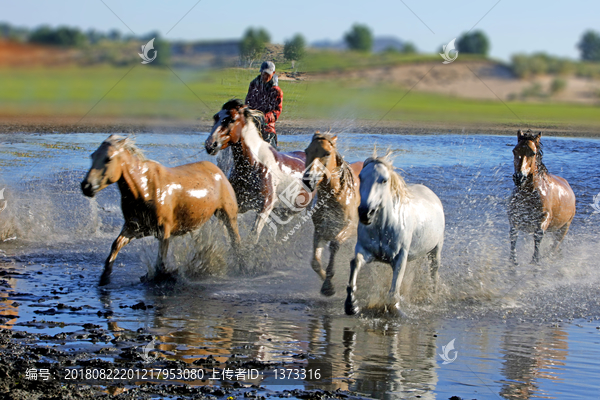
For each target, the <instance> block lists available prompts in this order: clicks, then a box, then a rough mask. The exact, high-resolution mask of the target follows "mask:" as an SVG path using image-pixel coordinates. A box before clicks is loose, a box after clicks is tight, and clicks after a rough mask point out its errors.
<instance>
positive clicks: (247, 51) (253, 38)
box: [240, 28, 271, 68]
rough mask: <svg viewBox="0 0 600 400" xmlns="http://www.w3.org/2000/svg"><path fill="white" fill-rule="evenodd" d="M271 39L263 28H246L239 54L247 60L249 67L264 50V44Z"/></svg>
mask: <svg viewBox="0 0 600 400" xmlns="http://www.w3.org/2000/svg"><path fill="white" fill-rule="evenodd" d="M270 41H271V37H270V36H269V33H268V32H267V31H266V30H265V29H263V28H257V29H254V28H248V30H247V31H246V33H244V36H243V37H242V41H241V43H240V55H241V56H242V58H243V59H245V60H247V61H248V63H249V67H250V68H252V63H253V62H254V61H255V60H256V59H258V58H260V57H261V56H262V55H263V53H264V52H265V47H266V45H267V44H268V43H269V42H270Z"/></svg>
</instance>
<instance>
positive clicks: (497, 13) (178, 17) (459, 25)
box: [1, 0, 600, 61]
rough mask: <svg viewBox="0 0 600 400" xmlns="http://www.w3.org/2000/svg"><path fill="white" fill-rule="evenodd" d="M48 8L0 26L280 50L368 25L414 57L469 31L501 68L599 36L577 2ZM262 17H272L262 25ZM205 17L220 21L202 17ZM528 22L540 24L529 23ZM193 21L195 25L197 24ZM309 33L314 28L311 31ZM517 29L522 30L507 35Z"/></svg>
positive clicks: (10, 17) (597, 9)
mask: <svg viewBox="0 0 600 400" xmlns="http://www.w3.org/2000/svg"><path fill="white" fill-rule="evenodd" d="M56 4H57V3H46V2H42V1H39V0H24V1H22V2H19V3H10V4H9V5H7V6H5V7H4V10H3V11H4V12H3V16H2V21H1V22H7V23H9V24H10V25H12V26H15V27H22V28H27V29H35V28H36V27H39V26H41V25H49V26H51V27H57V26H62V25H65V26H70V27H77V28H79V29H81V30H82V31H84V32H85V31H88V30H90V29H94V30H97V31H100V32H104V33H107V32H109V31H110V30H113V29H117V30H118V31H120V32H121V33H122V34H123V35H127V34H134V35H135V36H141V35H145V34H148V33H150V32H158V33H160V34H161V36H162V37H163V38H164V39H166V40H169V41H215V40H233V39H240V38H241V37H242V35H243V33H244V32H245V31H246V29H248V28H249V27H263V28H265V29H266V30H267V31H268V32H269V34H270V35H271V42H272V43H277V44H283V43H284V41H285V40H286V39H289V38H291V37H292V36H293V35H295V34H296V33H300V34H302V35H303V36H304V37H305V38H306V40H307V42H308V43H309V44H313V43H315V42H319V41H325V40H327V41H331V42H339V41H340V40H343V36H344V33H345V32H347V31H348V30H349V29H350V27H351V26H352V25H353V24H355V23H360V24H365V25H367V26H369V28H370V29H371V31H372V33H373V36H374V37H375V38H385V37H394V38H396V39H399V40H401V41H403V42H412V43H413V44H415V46H416V47H417V49H418V51H419V52H421V53H436V52H437V50H438V49H439V48H440V47H441V46H442V45H443V44H446V43H448V42H449V41H450V40H452V39H453V38H458V37H459V36H460V35H461V34H463V33H465V32H467V31H469V30H471V29H472V30H481V31H483V32H484V33H485V34H486V35H487V36H488V38H489V40H490V43H491V46H490V52H489V57H490V58H495V59H500V60H504V61H508V60H509V59H510V57H511V56H512V55H513V54H517V53H526V54H531V53H535V52H545V53H548V54H552V55H555V56H560V57H567V58H571V59H579V58H580V54H579V50H578V49H577V47H576V45H577V43H578V42H579V40H580V38H581V36H582V35H583V33H584V32H585V31H587V30H595V31H600V26H598V22H596V18H595V16H597V15H600V2H598V3H595V2H593V1H591V0H584V1H580V2H579V3H578V4H577V5H576V6H574V7H573V6H571V7H569V5H570V4H571V3H566V2H560V3H558V4H557V3H552V4H547V3H546V2H542V1H541V0H533V1H532V2H530V3H528V4H527V5H526V6H523V5H519V8H518V11H519V12H516V13H515V12H514V10H515V7H516V5H515V4H514V3H510V2H508V1H506V0H493V1H489V2H485V4H483V3H478V4H476V5H473V4H469V2H467V1H464V0H463V1H458V2H456V3H453V4H448V3H445V2H442V1H432V2H429V3H428V4H424V3H418V4H417V3H416V2H415V4H413V3H412V2H409V1H402V0H401V1H400V2H389V1H375V2H371V3H369V5H365V4H364V3H361V2H358V1H356V0H351V1H349V2H345V3H344V6H343V7H340V6H338V5H337V4H336V3H333V4H332V3H327V4H323V3H322V2H317V1H315V0H307V1H306V2H305V3H304V4H303V5H302V7H299V6H296V5H282V6H280V7H278V8H276V9H275V10H271V9H270V8H269V6H271V3H270V2H266V1H257V2H255V3H253V4H254V5H253V6H252V7H236V6H235V4H243V5H244V6H246V5H247V4H248V3H246V2H235V1H234V2H233V3H229V4H230V6H229V7H228V8H227V10H222V5H221V4H218V3H214V2H207V1H206V0H200V1H197V0H192V1H178V2H177V3H175V4H173V3H166V2H163V1H160V0H148V1H144V2H141V1H139V0H135V1H132V2H128V3H126V4H119V3H116V2H114V1H108V0H106V1H103V0H100V1H98V2H92V3H87V4H85V5H82V4H81V3H80V2H75V1H74V0H62V1H61V2H60V3H58V4H60V6H58V7H57V5H56ZM231 4H234V5H233V6H231ZM565 6H567V7H565ZM32 10H33V12H32ZM236 10H239V12H236ZM314 10H319V11H320V12H314ZM380 10H385V12H383V13H382V12H380ZM265 13H266V14H267V15H270V16H272V18H271V19H269V18H265ZM213 14H214V15H224V16H225V17H226V18H223V19H220V18H214V17H210V15H213ZM330 15H335V17H336V18H335V20H334V19H331V18H329V16H330ZM356 15H360V17H356ZM532 17H533V18H535V20H536V21H544V23H541V24H535V25H534V24H531V22H530V21H531V20H532V19H533V18H532ZM199 18H202V21H203V23H201V24H198V23H197V21H198V19H199ZM204 19H206V21H204ZM399 21H400V22H401V24H400V26H398V22H399ZM506 21H510V23H508V24H507V22H506ZM557 23H560V28H559V29H556V27H555V26H556V24H557ZM315 26H318V29H314V27H315ZM520 26H527V27H529V29H526V30H521V29H515V28H518V27H520Z"/></svg>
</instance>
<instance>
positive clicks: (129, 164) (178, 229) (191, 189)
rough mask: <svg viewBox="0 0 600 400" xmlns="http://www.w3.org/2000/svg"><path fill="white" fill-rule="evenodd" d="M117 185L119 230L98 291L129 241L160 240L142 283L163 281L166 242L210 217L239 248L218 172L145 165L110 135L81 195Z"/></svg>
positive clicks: (231, 200) (232, 208)
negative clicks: (152, 266)
mask: <svg viewBox="0 0 600 400" xmlns="http://www.w3.org/2000/svg"><path fill="white" fill-rule="evenodd" d="M115 182H116V183H117V184H118V186H119V190H120V192H121V209H122V211H123V217H124V218H125V224H124V225H123V229H122V230H121V233H120V234H119V236H118V237H117V239H116V240H115V241H114V242H113V244H112V248H111V251H110V255H109V256H108V258H107V259H106V263H105V264H104V272H103V273H102V277H101V278H100V285H101V286H102V285H106V284H108V283H110V274H111V272H112V266H113V263H114V261H115V258H117V254H118V253H119V251H120V250H121V249H122V248H123V246H125V245H126V244H127V243H129V242H130V241H131V240H132V239H137V238H142V237H145V236H151V235H154V237H156V238H157V239H159V240H160V243H159V250H158V257H157V260H156V270H155V275H154V276H149V277H148V278H155V279H159V278H165V277H167V276H168V275H167V274H166V270H165V260H166V258H167V252H168V249H169V239H170V238H171V236H180V235H183V234H185V233H188V232H191V231H194V230H196V229H198V228H200V227H201V226H202V225H203V224H204V223H205V222H206V221H208V220H209V219H210V217H211V216H213V215H216V216H217V217H218V218H219V219H220V220H221V221H223V223H224V224H225V227H226V228H227V230H228V232H229V236H230V238H231V242H232V245H233V247H234V250H235V251H236V254H237V250H238V248H239V243H240V235H239V233H238V226H237V203H236V201H235V193H234V192H233V188H232V187H231V185H230V184H229V182H228V181H227V178H226V177H225V175H224V174H223V172H222V171H221V170H220V169H219V168H218V167H217V166H216V165H214V164H212V163H210V162H208V161H202V162H197V163H193V164H187V165H181V166H178V167H174V168H166V167H164V166H162V165H160V164H159V163H157V162H154V161H150V160H147V159H146V158H145V157H144V155H143V154H142V153H141V151H140V150H139V149H138V148H137V147H136V146H135V145H134V144H133V142H132V141H131V140H130V139H128V138H123V137H121V136H117V135H111V136H109V138H108V139H106V140H105V141H104V142H103V143H102V144H101V145H100V147H98V149H97V150H96V151H95V152H94V153H92V167H91V168H90V170H89V171H88V173H87V175H86V177H85V179H84V180H83V181H82V182H81V190H82V191H83V194H84V195H86V196H88V197H93V196H94V195H95V194H96V193H98V192H99V191H100V190H102V189H104V188H105V187H107V186H108V185H111V184H113V183H115Z"/></svg>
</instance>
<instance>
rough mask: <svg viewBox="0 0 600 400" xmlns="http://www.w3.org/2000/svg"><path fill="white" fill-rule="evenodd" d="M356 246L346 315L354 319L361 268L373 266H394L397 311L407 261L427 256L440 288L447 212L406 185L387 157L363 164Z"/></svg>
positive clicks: (422, 189)
mask: <svg viewBox="0 0 600 400" xmlns="http://www.w3.org/2000/svg"><path fill="white" fill-rule="evenodd" d="M359 178H360V206H359V207H358V218H359V224H358V241H357V242H356V248H355V250H354V254H355V257H354V259H353V260H352V262H351V263H350V282H349V283H348V296H347V297H346V304H345V311H346V314H348V315H353V314H356V313H357V312H358V311H359V307H358V305H357V304H356V299H355V298H354V291H355V290H356V278H357V276H358V272H359V270H360V268H361V267H362V266H363V265H365V264H367V263H369V262H371V261H373V260H376V261H381V262H386V263H389V264H391V265H392V268H393V271H394V273H393V278H392V287H391V289H390V291H389V300H390V305H392V306H393V307H395V308H396V309H399V298H398V290H399V288H400V285H401V284H402V278H403V277H404V272H405V271H406V263H407V261H411V260H414V259H416V258H418V257H422V256H425V255H428V256H429V258H430V259H431V267H430V269H431V278H432V279H433V282H434V288H435V287H437V280H438V268H439V266H440V257H441V253H442V246H443V243H444V223H445V222H444V208H443V206H442V203H441V201H440V199H439V198H438V197H437V196H436V195H435V193H433V192H432V191H431V190H430V189H429V188H427V187H426V186H423V185H406V183H405V182H404V179H402V177H401V176H400V175H398V173H396V172H395V171H394V168H393V166H392V164H391V162H390V161H389V160H388V159H387V158H386V157H381V158H378V157H377V156H376V155H374V156H373V157H371V158H368V159H367V160H366V161H365V164H364V167H363V169H362V171H361V173H360V175H359Z"/></svg>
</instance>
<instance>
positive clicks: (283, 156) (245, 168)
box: [205, 99, 312, 242]
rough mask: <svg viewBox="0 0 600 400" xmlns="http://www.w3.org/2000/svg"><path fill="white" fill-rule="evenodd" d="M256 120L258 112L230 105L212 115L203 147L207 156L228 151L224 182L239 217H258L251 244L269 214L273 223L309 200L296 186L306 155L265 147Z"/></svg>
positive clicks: (236, 102)
mask: <svg viewBox="0 0 600 400" xmlns="http://www.w3.org/2000/svg"><path fill="white" fill-rule="evenodd" d="M261 116H262V113H261V112H260V111H256V110H251V109H249V108H248V107H247V106H245V105H244V103H242V101H241V100H238V99H234V100H230V101H228V102H227V103H225V104H224V105H223V108H222V109H221V111H219V112H218V113H217V114H215V115H214V117H213V118H214V121H215V124H214V126H213V128H212V132H211V134H210V135H209V136H208V138H207V139H206V143H205V145H206V152H207V153H208V154H210V155H216V154H217V153H218V152H219V151H220V150H223V149H225V148H227V147H231V149H232V153H233V168H232V171H231V173H230V175H229V182H231V185H232V186H233V189H234V190H235V194H236V197H237V202H238V206H239V208H240V209H239V212H240V214H243V213H245V212H247V211H250V210H255V211H257V212H258V215H257V216H256V220H255V221H254V226H253V228H252V232H253V234H254V235H255V237H254V240H255V242H258V238H259V236H260V232H261V230H262V228H263V227H264V225H265V223H266V222H267V220H270V216H271V211H275V215H276V216H275V217H274V218H275V219H276V220H278V219H279V218H280V217H281V216H284V215H288V214H290V213H294V212H300V211H302V210H304V209H305V208H306V207H307V206H308V205H309V204H310V203H311V201H312V193H309V192H308V191H307V190H306V189H305V188H304V186H303V185H302V175H303V173H304V161H305V160H306V155H305V154H304V152H303V151H294V152H291V153H281V152H279V151H277V150H276V149H275V148H274V147H272V146H271V145H270V144H269V143H267V142H265V141H264V140H263V138H262V135H261V133H260V131H259V130H260V129H261V125H262V124H261V123H260V117H261ZM278 222H281V220H279V221H278ZM285 222H287V221H285ZM271 224H272V222H271Z"/></svg>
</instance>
